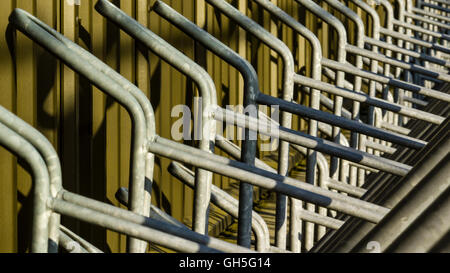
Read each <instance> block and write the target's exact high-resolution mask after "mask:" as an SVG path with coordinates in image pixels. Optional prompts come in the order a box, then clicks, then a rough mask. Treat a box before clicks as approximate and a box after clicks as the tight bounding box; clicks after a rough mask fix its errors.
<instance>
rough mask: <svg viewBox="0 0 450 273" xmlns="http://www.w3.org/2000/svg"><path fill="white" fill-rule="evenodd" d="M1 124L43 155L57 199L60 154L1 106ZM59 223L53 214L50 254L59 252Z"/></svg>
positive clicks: (59, 177) (60, 182)
mask: <svg viewBox="0 0 450 273" xmlns="http://www.w3.org/2000/svg"><path fill="white" fill-rule="evenodd" d="M0 122H1V123H2V124H4V125H6V126H8V127H9V128H10V129H11V130H13V131H14V132H16V133H17V134H19V135H20V136H21V137H23V138H24V139H25V140H26V141H28V142H29V143H30V144H31V145H33V146H34V147H35V148H36V150H37V151H39V153H40V154H41V155H42V157H43V159H44V161H45V164H46V166H47V171H48V174H49V179H50V194H51V196H53V197H55V196H56V195H57V194H58V192H59V191H60V190H61V189H62V174H61V165H60V162H59V158H58V154H57V153H56V151H55V149H54V148H53V145H52V144H51V143H50V142H49V141H48V140H47V139H46V138H45V137H44V136H43V135H42V134H40V133H38V132H37V131H36V130H35V129H34V128H33V127H31V126H30V125H29V124H28V123H26V122H24V121H23V120H22V119H20V118H18V117H17V116H16V115H14V114H13V113H11V112H10V111H8V110H7V109H5V108H3V106H1V105H0ZM59 223H60V216H59V215H58V214H52V215H51V217H50V223H49V246H48V251H49V252H53V253H56V252H57V251H58V238H59V231H58V227H59Z"/></svg>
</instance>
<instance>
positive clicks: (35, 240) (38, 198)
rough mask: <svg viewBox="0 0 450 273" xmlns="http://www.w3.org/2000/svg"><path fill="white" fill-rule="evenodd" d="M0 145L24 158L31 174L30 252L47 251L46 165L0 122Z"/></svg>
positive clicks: (34, 151) (26, 142)
mask: <svg viewBox="0 0 450 273" xmlns="http://www.w3.org/2000/svg"><path fill="white" fill-rule="evenodd" d="M0 145H2V146H3V147H5V148H6V149H8V150H9V151H11V152H12V153H13V154H14V155H16V156H18V157H20V158H22V159H24V160H25V161H26V162H27V163H28V164H29V166H30V168H31V174H32V176H33V184H34V191H33V212H32V213H33V221H32V226H31V252H33V253H45V252H47V251H48V243H49V242H48V240H49V236H48V223H49V220H50V213H51V212H50V211H49V210H48V207H47V200H48V199H49V197H50V182H49V174H48V169H47V165H46V164H45V162H44V160H43V158H42V156H41V154H40V153H39V152H38V151H37V150H36V149H35V148H34V147H33V146H32V145H31V144H30V143H29V142H28V141H26V140H25V139H24V138H23V137H22V136H20V135H19V134H17V133H15V132H14V131H13V130H11V129H10V128H8V127H7V126H6V125H4V124H2V123H0Z"/></svg>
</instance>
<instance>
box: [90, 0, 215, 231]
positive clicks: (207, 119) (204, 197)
mask: <svg viewBox="0 0 450 273" xmlns="http://www.w3.org/2000/svg"><path fill="white" fill-rule="evenodd" d="M95 9H96V10H97V11H98V12H99V13H100V14H102V15H103V16H105V17H106V18H108V19H109V20H110V21H112V22H114V23H115V24H116V25H118V26H119V27H120V28H121V29H123V30H124V31H125V32H127V33H128V34H130V35H131V36H132V37H133V38H135V39H136V40H139V41H140V42H142V43H143V44H144V45H145V46H146V47H147V48H149V49H150V50H152V51H153V52H154V53H156V54H157V55H158V56H160V57H161V58H162V59H163V60H165V61H166V62H168V63H169V64H170V65H172V66H174V67H175V68H177V69H178V70H179V71H180V72H181V73H183V74H185V75H187V76H188V77H190V78H191V79H192V80H193V81H194V82H195V83H196V85H197V86H198V88H199V92H200V94H201V96H202V109H203V113H202V120H203V121H202V136H201V138H200V145H199V148H200V149H202V150H204V151H212V150H213V149H214V136H215V133H216V126H215V123H214V122H211V116H210V115H209V108H210V106H211V105H217V95H216V89H215V85H214V82H213V81H212V79H211V77H210V76H209V75H208V73H206V71H205V70H204V69H203V68H201V67H200V66H199V65H198V64H196V63H195V62H194V61H192V60H191V59H190V58H188V57H187V56H186V55H184V54H183V53H181V52H180V51H179V50H177V49H176V48H174V47H173V46H172V45H170V44H169V43H167V42H166V41H164V40H163V39H162V38H161V37H159V36H158V35H156V34H154V33H153V32H151V31H150V30H149V29H148V28H146V27H144V26H143V25H141V24H140V23H139V22H137V21H136V20H134V19H133V18H131V17H130V16H128V15H127V14H126V13H124V12H123V11H122V10H120V9H119V8H117V7H116V6H115V5H113V4H112V3H110V2H109V1H106V0H99V1H98V2H97V4H96V5H95ZM196 172H197V174H196V183H195V185H196V187H195V191H194V194H195V203H194V221H193V222H194V225H193V229H194V230H195V231H196V232H199V233H202V234H206V233H207V231H208V229H207V226H208V223H207V219H208V204H209V198H210V197H209V196H210V192H211V184H212V173H210V172H207V171H204V170H201V169H197V170H196Z"/></svg>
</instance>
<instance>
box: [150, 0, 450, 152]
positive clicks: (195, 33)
mask: <svg viewBox="0 0 450 273" xmlns="http://www.w3.org/2000/svg"><path fill="white" fill-rule="evenodd" d="M153 10H154V11H156V12H157V13H158V14H160V15H161V16H162V17H164V18H166V19H167V20H168V21H170V22H172V23H173V24H174V25H176V26H177V27H179V28H180V29H182V30H183V31H185V32H187V33H189V35H191V36H192V37H193V38H195V39H197V40H198V41H199V42H201V43H202V44H203V45H205V46H206V47H207V48H208V49H210V50H211V51H213V52H214V53H216V54H217V55H219V56H220V57H222V58H223V59H224V60H226V61H227V62H229V63H230V64H231V65H233V66H234V67H236V68H237V69H238V70H239V71H240V72H241V73H243V74H244V73H252V74H254V73H256V72H255V71H254V69H253V68H252V66H251V65H250V64H249V63H248V62H247V61H246V60H244V59H242V58H241V57H240V56H239V55H238V54H236V53H235V52H234V51H232V50H231V49H230V48H228V47H227V46H225V45H224V44H222V43H221V42H220V41H218V40H217V39H216V38H214V37H213V36H212V35H210V34H209V33H207V32H206V31H204V30H202V29H201V28H199V27H198V26H196V25H195V24H193V23H192V22H190V21H189V20H187V19H186V18H184V17H183V16H182V15H180V14H179V13H177V12H176V11H175V10H173V9H172V8H170V7H169V6H168V5H166V4H164V3H163V2H161V1H156V2H155V4H154V6H153ZM329 62H330V63H329ZM336 63H337V62H334V61H331V60H328V61H327V64H331V65H330V66H335V64H336ZM338 64H339V67H338V69H341V70H343V71H345V70H346V71H350V72H351V73H355V69H353V68H350V69H349V66H347V65H346V64H340V63H338ZM246 71H247V72H246ZM358 73H361V74H362V75H365V76H367V74H369V75H370V77H372V78H374V79H375V80H378V81H380V82H383V81H385V80H386V79H385V78H384V77H382V76H378V75H372V74H370V73H366V74H364V73H363V72H360V71H359V70H358ZM244 76H245V77H244V79H245V78H246V77H248V75H246V74H244ZM379 77H381V78H379ZM388 81H389V80H388ZM391 82H395V81H394V80H391ZM414 90H416V89H414ZM251 91H252V92H253V93H252V94H253V95H252V97H253V98H254V99H255V100H256V101H257V102H259V103H262V104H266V105H279V106H280V110H284V111H290V112H291V113H293V114H298V115H300V116H304V117H308V118H313V119H316V120H319V121H322V122H325V123H328V124H331V125H334V126H339V127H342V128H345V129H349V130H354V131H357V132H360V133H363V134H366V135H369V136H373V137H376V138H380V139H383V140H386V141H390V142H393V143H397V144H401V145H405V146H408V147H411V148H414V147H415V148H419V149H420V148H421V147H423V146H424V144H425V143H424V142H423V141H418V140H413V139H411V138H408V137H404V136H402V137H400V136H398V135H395V134H392V133H390V132H388V131H384V130H380V129H378V128H376V127H373V126H369V125H365V124H360V123H359V122H356V121H352V120H347V119H345V118H342V117H337V116H335V115H332V114H330V113H326V112H322V111H318V110H315V109H311V108H309V107H305V106H303V105H299V104H296V103H292V102H288V101H285V100H282V99H278V98H274V97H271V96H268V95H265V94H263V93H261V92H259V89H258V90H251ZM417 91H419V90H417ZM432 91H433V92H436V91H434V90H432ZM426 93H432V92H426ZM433 94H434V93H433ZM438 94H439V95H441V94H442V96H443V97H444V98H446V97H447V96H446V94H444V93H442V92H438ZM449 99H450V96H449Z"/></svg>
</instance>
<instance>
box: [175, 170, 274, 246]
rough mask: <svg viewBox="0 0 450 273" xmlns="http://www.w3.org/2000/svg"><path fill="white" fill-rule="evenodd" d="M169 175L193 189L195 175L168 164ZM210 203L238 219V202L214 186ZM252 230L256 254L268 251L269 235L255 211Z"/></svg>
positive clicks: (262, 220)
mask: <svg viewBox="0 0 450 273" xmlns="http://www.w3.org/2000/svg"><path fill="white" fill-rule="evenodd" d="M168 170H169V172H170V174H172V175H173V176H175V177H176V178H178V179H179V180H180V181H181V182H183V183H184V184H185V185H187V186H189V187H190V188H193V187H194V179H195V174H194V173H193V172H192V171H191V170H189V169H187V168H186V167H184V166H183V165H182V164H180V163H177V162H172V163H170V165H169V167H168ZM211 202H212V203H213V204H214V205H216V206H218V207H219V208H220V209H222V210H224V211H225V212H227V213H228V214H230V215H231V216H233V217H234V218H238V217H239V202H238V200H236V199H234V198H233V197H232V196H230V195H229V194H228V193H226V192H225V191H223V190H221V189H220V188H218V187H216V186H214V185H213V186H212V187H211ZM252 229H253V232H254V233H255V237H256V250H257V251H258V252H269V251H270V234H269V228H268V227H267V224H266V222H265V221H264V219H263V218H262V217H261V216H260V215H259V214H258V213H257V212H255V211H252Z"/></svg>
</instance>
